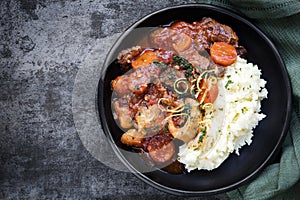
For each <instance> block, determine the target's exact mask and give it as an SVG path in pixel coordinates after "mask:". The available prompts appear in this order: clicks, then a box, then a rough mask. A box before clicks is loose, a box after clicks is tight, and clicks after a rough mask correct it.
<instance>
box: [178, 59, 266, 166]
mask: <svg viewBox="0 0 300 200" xmlns="http://www.w3.org/2000/svg"><path fill="white" fill-rule="evenodd" d="M260 76H261V72H260V70H259V69H258V67H257V66H256V65H253V64H252V63H247V61H246V60H245V59H242V58H239V57H238V58H237V61H236V62H235V63H234V64H232V65H231V66H228V67H227V68H226V73H225V75H224V77H223V78H222V79H220V80H219V81H218V86H219V96H218V98H217V99H216V101H215V103H214V112H213V113H212V116H211V124H210V126H209V128H208V130H207V132H206V134H205V137H203V139H202V140H203V141H202V143H201V146H200V147H197V148H195V147H194V146H193V144H194V143H195V142H197V141H198V140H199V135H198V137H196V138H195V139H193V140H192V141H190V142H188V143H186V144H184V145H182V146H180V147H179V153H178V156H179V157H178V160H179V161H180V162H181V163H183V164H185V167H186V169H187V170H188V171H191V170H194V169H199V170H201V169H205V170H212V169H215V168H217V167H218V166H220V164H221V163H222V162H223V161H224V160H225V159H226V158H227V157H228V156H229V154H230V153H232V152H234V151H235V153H236V154H238V155H239V149H240V148H241V147H242V146H244V145H245V144H248V145H250V144H251V142H252V139H251V138H252V136H253V134H252V133H253V129H254V128H255V127H256V126H257V125H258V122H259V121H260V120H262V119H263V118H264V117H265V115H264V114H262V113H260V111H261V104H260V102H261V100H262V99H264V98H267V94H268V92H267V90H266V88H265V84H266V81H265V80H263V79H261V78H260ZM199 134H201V133H199ZM196 140H197V141H196Z"/></svg>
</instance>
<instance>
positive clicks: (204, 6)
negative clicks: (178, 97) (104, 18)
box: [95, 3, 292, 196]
mask: <svg viewBox="0 0 300 200" xmlns="http://www.w3.org/2000/svg"><path fill="white" fill-rule="evenodd" d="M191 7H194V8H199V9H210V10H212V11H214V12H221V13H223V14H226V15H229V16H231V17H234V18H236V19H237V20H240V21H242V22H243V23H245V24H247V26H250V27H251V28H252V29H254V30H255V31H256V32H257V33H258V34H259V35H260V36H261V37H262V38H263V39H264V40H265V41H266V42H267V43H268V44H269V45H270V47H271V48H272V50H273V53H274V55H275V57H276V58H277V59H278V62H279V63H280V65H281V70H282V74H283V79H284V82H285V84H286V90H287V91H286V93H287V96H286V97H287V105H286V110H287V114H286V116H285V123H284V125H283V128H282V132H281V135H280V138H279V140H278V142H277V144H276V146H275V148H274V149H273V150H272V152H271V153H270V155H269V156H268V158H267V159H266V160H265V161H264V162H263V163H262V164H261V165H260V167H258V168H257V169H256V170H255V171H253V172H252V173H251V174H249V175H248V176H247V177H245V178H244V179H241V180H240V181H237V182H236V183H233V184H231V185H228V186H226V187H222V188H217V189H211V190H202V191H188V190H180V189H174V188H170V187H167V186H164V185H162V184H159V183H157V182H155V181H153V180H151V179H150V178H149V177H147V176H146V175H144V174H143V173H140V172H139V171H137V170H136V169H135V168H134V167H133V166H132V165H131V164H130V163H129V162H128V161H127V160H126V158H125V157H124V156H123V155H122V153H121V152H120V150H119V149H118V148H117V147H116V143H115V141H114V140H113V138H112V136H111V134H110V131H109V128H108V124H107V123H106V117H105V113H104V103H103V100H102V99H103V98H104V94H103V90H101V89H100V88H103V81H104V80H103V77H104V75H105V72H106V70H107V67H108V64H107V62H108V57H107V58H106V59H105V61H104V64H103V68H102V70H101V78H100V80H99V83H98V88H97V95H96V99H95V100H96V102H95V103H96V112H98V115H97V116H99V119H98V120H99V121H100V123H101V125H102V128H103V130H104V134H105V135H106V136H107V137H108V139H109V142H110V145H111V147H112V149H113V151H114V153H115V154H116V155H117V157H118V158H119V159H120V160H121V161H122V162H123V164H124V165H125V166H126V167H127V168H128V169H129V171H130V172H132V173H133V174H134V175H136V176H137V177H138V178H139V179H141V180H142V181H144V182H145V183H147V184H149V185H150V186H152V187H154V188H157V189H159V190H162V191H164V192H167V193H170V194H174V195H180V196H196V195H213V194H218V193H223V192H227V191H230V190H233V189H236V188H238V187H239V186H242V185H244V184H246V183H249V182H250V181H252V180H253V179H254V178H256V177H257V176H258V175H259V172H261V170H262V169H263V168H264V167H265V166H266V165H267V164H268V163H269V162H270V161H272V159H273V158H274V156H276V155H277V153H278V152H279V151H280V147H281V146H282V143H283V141H284V138H285V136H286V134H287V131H288V128H289V125H290V120H291V110H292V86H291V82H290V78H289V74H288V71H287V69H286V66H285V63H284V62H283V59H282V57H281V55H280V53H279V52H278V50H277V48H276V46H275V45H274V43H273V42H272V41H271V40H270V39H269V38H268V37H267V36H266V35H265V34H264V33H263V32H262V31H261V30H260V29H259V28H258V27H257V26H255V25H254V24H253V23H251V22H250V21H249V20H247V19H246V18H245V17H244V16H241V15H240V14H238V13H236V12H234V11H232V10H229V9H226V8H223V7H220V6H215V5H211V4H204V3H191V4H183V5H176V6H170V7H166V8H163V9H160V10H157V11H155V12H152V13H150V14H148V15H146V16H144V17H142V18H140V19H139V20H137V21H136V22H135V23H133V24H132V25H131V26H129V27H128V28H127V29H126V30H125V31H124V32H123V33H121V35H120V36H119V37H118V39H117V40H116V42H115V43H114V44H113V45H112V47H111V49H110V50H109V52H108V54H107V55H110V54H111V53H112V52H114V51H115V49H116V48H117V46H118V45H119V43H121V41H122V39H123V38H125V37H126V36H127V35H128V34H129V33H130V32H131V31H132V30H133V29H135V28H136V27H137V26H138V25H139V24H140V23H142V22H143V21H145V20H146V19H148V18H150V17H152V16H153V15H156V14H158V13H160V12H165V11H168V10H172V9H178V8H191Z"/></svg>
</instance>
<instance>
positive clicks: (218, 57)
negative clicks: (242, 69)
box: [210, 42, 237, 66]
mask: <svg viewBox="0 0 300 200" xmlns="http://www.w3.org/2000/svg"><path fill="white" fill-rule="evenodd" d="M210 56H211V58H212V59H213V61H214V62H215V63H217V64H220V65H223V66H229V65H231V64H233V63H234V62H235V61H236V58H237V52H236V49H235V48H234V46H232V45H230V44H227V43H225V42H215V43H214V44H213V45H212V46H211V48H210Z"/></svg>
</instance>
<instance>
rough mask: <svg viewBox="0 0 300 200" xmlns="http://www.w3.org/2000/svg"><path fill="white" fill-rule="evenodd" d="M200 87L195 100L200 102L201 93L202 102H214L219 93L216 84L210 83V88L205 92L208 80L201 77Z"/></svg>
mask: <svg viewBox="0 0 300 200" xmlns="http://www.w3.org/2000/svg"><path fill="white" fill-rule="evenodd" d="M200 88H202V92H200V94H199V95H198V97H197V100H198V101H199V102H200V101H201V100H202V98H203V95H205V96H204V101H203V103H204V104H206V103H214V102H215V100H216V99H217V97H218V94H219V88H218V84H211V87H210V89H209V90H208V91H207V92H205V91H206V90H207V89H208V82H207V79H202V80H201V83H200Z"/></svg>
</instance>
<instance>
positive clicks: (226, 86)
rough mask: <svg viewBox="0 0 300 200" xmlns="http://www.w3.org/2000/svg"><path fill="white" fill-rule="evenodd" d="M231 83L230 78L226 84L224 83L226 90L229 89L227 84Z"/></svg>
mask: <svg viewBox="0 0 300 200" xmlns="http://www.w3.org/2000/svg"><path fill="white" fill-rule="evenodd" d="M232 83H233V81H232V80H228V81H227V83H226V85H225V88H226V89H227V90H229V88H228V86H229V85H230V84H232Z"/></svg>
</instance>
